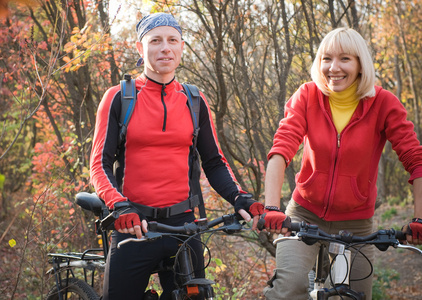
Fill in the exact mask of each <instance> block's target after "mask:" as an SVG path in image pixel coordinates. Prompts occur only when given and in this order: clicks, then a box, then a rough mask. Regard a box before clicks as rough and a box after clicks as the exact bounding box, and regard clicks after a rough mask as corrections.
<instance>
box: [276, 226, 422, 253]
mask: <svg viewBox="0 0 422 300" xmlns="http://www.w3.org/2000/svg"><path fill="white" fill-rule="evenodd" d="M289 230H290V231H294V232H296V237H293V238H292V237H281V238H278V239H276V240H274V242H273V243H274V244H276V243H278V242H280V241H282V240H286V239H298V240H301V241H303V242H304V243H306V244H308V245H313V244H315V243H316V242H318V241H328V242H336V243H341V244H344V245H347V246H351V245H354V244H372V245H375V246H376V247H377V248H378V249H379V250H381V251H385V250H387V249H388V247H390V246H391V247H395V248H406V249H409V250H412V251H414V252H416V253H419V254H422V250H420V249H418V248H416V247H413V246H409V245H403V244H401V243H400V241H404V240H406V233H404V232H402V231H399V230H395V229H381V230H378V231H376V232H374V233H372V234H370V235H367V236H354V235H353V234H351V233H350V232H346V231H340V232H339V234H329V233H326V232H324V231H323V230H321V229H319V228H318V226H317V225H312V224H307V223H305V222H295V223H291V226H290V228H289Z"/></svg>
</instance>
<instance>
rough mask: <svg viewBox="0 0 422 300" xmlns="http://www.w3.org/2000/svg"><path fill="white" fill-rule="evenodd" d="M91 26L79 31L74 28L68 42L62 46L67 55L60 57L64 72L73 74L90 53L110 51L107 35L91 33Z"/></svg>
mask: <svg viewBox="0 0 422 300" xmlns="http://www.w3.org/2000/svg"><path fill="white" fill-rule="evenodd" d="M91 29H92V25H90V24H88V23H87V24H85V26H84V27H83V28H82V29H81V30H80V29H79V28H78V27H74V28H73V30H72V36H71V37H70V41H69V42H68V43H66V44H65V45H64V46H63V50H64V51H65V52H66V53H68V54H69V55H67V56H64V57H62V59H63V61H64V62H65V64H64V65H63V66H62V68H64V69H65V72H74V71H77V70H78V69H79V68H81V67H83V66H84V65H85V64H86V62H87V61H88V59H89V57H90V56H91V54H92V51H97V52H106V51H109V50H110V49H111V44H110V41H111V40H110V38H109V36H108V35H107V34H102V33H100V32H94V33H92V32H91Z"/></svg>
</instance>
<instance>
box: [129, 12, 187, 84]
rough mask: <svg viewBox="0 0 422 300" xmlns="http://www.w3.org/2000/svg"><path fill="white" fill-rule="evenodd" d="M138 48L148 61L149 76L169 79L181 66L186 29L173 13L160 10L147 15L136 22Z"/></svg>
mask: <svg viewBox="0 0 422 300" xmlns="http://www.w3.org/2000/svg"><path fill="white" fill-rule="evenodd" d="M136 32H137V35H138V41H137V42H136V48H137V49H138V52H139V54H140V55H141V59H140V60H139V61H138V66H139V65H141V64H142V63H145V68H144V73H145V75H146V76H148V77H149V78H151V79H153V80H155V81H158V82H161V83H167V82H169V81H171V80H172V79H173V77H174V73H175V70H176V68H177V67H178V66H179V63H180V60H181V57H182V51H183V46H184V41H183V40H182V30H181V28H180V26H179V25H178V24H177V21H176V20H175V19H174V17H173V16H172V15H169V14H165V13H156V14H152V15H148V16H146V17H144V18H143V19H142V20H141V21H140V22H139V23H138V25H137V26H136Z"/></svg>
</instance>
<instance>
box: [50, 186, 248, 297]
mask: <svg viewBox="0 0 422 300" xmlns="http://www.w3.org/2000/svg"><path fill="white" fill-rule="evenodd" d="M76 203H77V204H78V205H79V206H81V207H82V208H83V209H86V210H88V211H91V212H93V213H94V215H95V216H97V217H98V219H97V220H96V223H95V225H96V232H97V234H100V235H101V239H102V245H103V248H94V249H89V250H86V251H85V252H83V253H65V254H61V253H50V254H49V256H50V260H49V262H50V263H51V264H52V265H53V266H52V268H51V269H50V270H49V271H48V273H50V274H53V275H54V277H55V281H56V283H55V285H54V286H53V287H52V288H51V290H50V292H49V293H48V295H47V299H48V300H56V299H58V300H62V299H83V300H96V299H99V295H98V294H97V293H96V292H95V290H94V288H93V286H94V278H95V276H94V275H95V273H96V272H103V271H104V267H105V261H106V257H107V253H108V251H109V233H110V231H111V230H113V222H114V220H116V219H117V218H118V213H117V212H116V211H114V212H110V211H109V210H108V209H107V207H106V205H105V203H104V202H103V201H102V200H101V199H100V198H98V196H97V195H96V194H89V193H85V192H82V193H78V194H77V195H76ZM245 230H250V228H247V226H246V223H245V222H242V221H241V220H240V219H239V217H238V215H237V214H228V215H223V216H221V217H218V218H216V219H214V220H210V221H208V220H207V219H199V220H196V221H194V222H192V223H187V224H185V225H183V226H169V225H165V224H161V223H157V222H148V232H147V233H145V234H144V236H143V237H142V238H141V239H137V238H128V239H126V240H123V241H121V242H120V243H119V244H118V249H119V248H120V247H125V244H126V243H131V242H148V241H153V240H156V239H159V238H162V237H163V236H171V237H174V238H178V239H182V240H183V242H182V243H181V246H180V247H179V250H178V252H177V254H176V255H175V258H174V260H172V261H171V262H166V263H163V264H161V265H159V266H157V268H156V270H155V271H154V273H156V272H158V271H162V270H172V271H174V273H175V275H176V276H177V283H178V287H177V289H175V290H174V291H173V292H172V299H173V300H184V299H198V300H199V299H201V300H202V299H204V300H211V299H214V290H213V288H212V284H213V283H214V282H213V281H211V280H208V279H206V278H197V277H195V274H194V271H195V270H194V269H193V263H192V256H191V253H190V248H189V246H188V245H187V242H188V241H189V240H190V239H192V238H198V237H200V236H202V235H204V234H209V236H208V238H207V240H206V242H202V244H203V246H204V247H205V248H206V250H208V251H206V252H207V253H208V261H207V263H206V264H205V266H204V268H207V267H208V265H209V264H210V262H211V254H210V251H209V249H208V247H207V246H206V245H207V242H208V240H209V238H210V237H211V236H212V235H213V234H215V233H218V232H220V233H224V234H235V233H238V232H240V231H245ZM93 252H94V253H93ZM95 252H97V253H99V252H100V253H101V254H96V253H95ZM77 270H78V271H79V272H78V271H77ZM80 273H82V274H83V275H82V276H79V277H78V276H77V275H78V274H80ZM81 277H82V278H81ZM146 293H150V294H151V291H150V290H149V291H147V292H146ZM155 296H156V299H158V295H155Z"/></svg>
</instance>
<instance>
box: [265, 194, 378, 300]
mask: <svg viewBox="0 0 422 300" xmlns="http://www.w3.org/2000/svg"><path fill="white" fill-rule="evenodd" d="M286 215H288V216H290V217H291V218H292V222H301V221H305V222H307V223H310V224H316V225H318V226H319V228H320V229H322V230H323V231H325V232H327V233H331V234H338V233H339V231H340V230H346V231H348V232H351V233H353V234H354V235H357V236H365V235H369V234H371V233H372V232H373V220H372V218H371V219H366V220H353V221H335V222H327V221H324V220H322V219H320V218H318V217H317V216H316V215H315V214H313V213H311V212H310V211H308V210H306V209H305V208H303V207H302V206H300V205H298V204H297V203H296V202H295V201H294V200H290V202H289V204H288V206H287V209H286ZM319 248H320V244H319V243H316V244H314V245H311V246H309V245H306V244H305V243H304V242H302V241H296V240H287V241H282V242H280V243H278V244H277V252H276V262H277V265H276V269H275V271H274V277H273V279H272V284H271V285H270V286H269V287H266V288H265V289H264V295H265V297H266V299H270V300H275V299H277V300H280V299H286V300H306V299H308V287H309V279H308V273H309V272H310V271H311V269H312V268H313V267H314V265H315V261H316V257H317V255H318V251H319ZM350 250H351V251H352V256H351V257H352V260H353V259H354V261H353V265H352V270H351V274H350V279H351V282H350V285H351V288H352V289H353V290H355V291H358V292H364V293H365V296H366V299H372V279H373V276H372V274H371V275H370V276H369V274H370V273H371V265H370V264H369V262H368V260H367V258H368V259H369V260H370V261H371V262H372V261H373V260H374V246H365V247H363V248H361V249H360V252H363V253H364V255H365V256H366V257H367V258H365V257H364V256H363V255H362V254H360V253H358V254H357V255H356V256H355V254H356V251H355V250H354V249H350ZM367 276H369V277H368V278H366V279H364V280H358V279H362V278H365V277H367ZM354 280H355V281H354ZM327 281H329V279H327Z"/></svg>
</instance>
